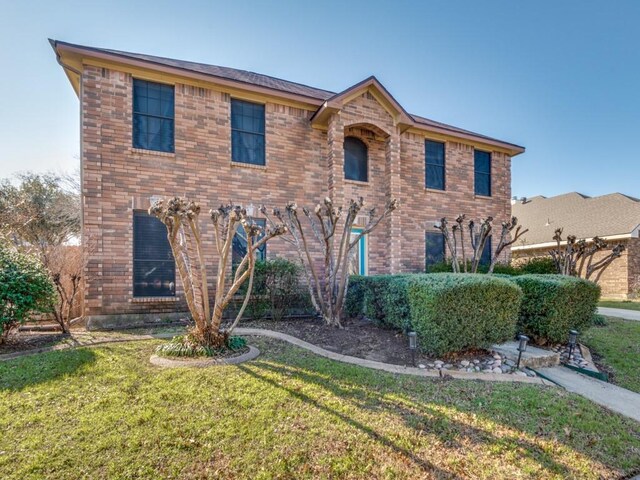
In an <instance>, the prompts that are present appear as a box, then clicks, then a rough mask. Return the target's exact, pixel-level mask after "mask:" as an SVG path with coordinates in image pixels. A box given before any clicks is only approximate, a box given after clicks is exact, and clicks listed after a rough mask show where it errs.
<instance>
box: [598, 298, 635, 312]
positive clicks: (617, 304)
mask: <svg viewBox="0 0 640 480" xmlns="http://www.w3.org/2000/svg"><path fill="white" fill-rule="evenodd" d="M598 306H600V307H609V308H623V309H625V310H640V302H632V301H631V300H600V302H599V303H598Z"/></svg>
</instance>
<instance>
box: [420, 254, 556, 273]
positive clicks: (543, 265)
mask: <svg viewBox="0 0 640 480" xmlns="http://www.w3.org/2000/svg"><path fill="white" fill-rule="evenodd" d="M467 267H468V269H470V268H471V263H470V262H469V261H467ZM488 269H489V266H488V265H479V266H478V273H487V271H488ZM426 271H427V273H448V272H453V266H452V265H451V260H446V261H444V262H439V263H436V264H433V265H429V266H428V267H427V270H426ZM493 273H494V274H501V275H526V274H529V273H540V274H555V273H557V271H556V266H555V264H554V263H553V259H552V258H551V257H533V258H531V259H529V260H527V261H525V262H521V263H518V264H516V265H512V264H510V263H496V264H495V265H494V268H493Z"/></svg>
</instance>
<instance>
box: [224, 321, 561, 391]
mask: <svg viewBox="0 0 640 480" xmlns="http://www.w3.org/2000/svg"><path fill="white" fill-rule="evenodd" d="M234 333H235V334H237V335H257V336H261V337H269V338H275V339H277V340H283V341H285V342H287V343H291V344H292V345H295V346H296V347H300V348H304V349H305V350H309V351H310V352H313V353H315V354H317V355H320V356H322V357H326V358H329V359H331V360H336V361H338V362H342V363H349V364H351V365H358V366H361V367H366V368H372V369H374V370H382V371H385V372H389V373H400V374H404V375H414V376H417V377H431V378H439V377H441V376H448V377H452V378H457V379H461V380H484V381H491V382H520V383H533V384H538V385H552V386H554V384H553V383H552V382H549V381H548V380H544V379H543V378H540V377H522V376H520V375H504V374H497V373H476V372H461V371H458V370H446V371H444V372H445V373H444V374H443V375H441V374H440V372H441V371H438V372H434V371H430V370H425V369H422V368H416V367H405V366H402V365H393V364H390V363H383V362H376V361H374V360H367V359H364V358H358V357H352V356H349V355H343V354H341V353H336V352H332V351H330V350H325V349H324V348H321V347H318V346H316V345H313V344H312V343H309V342H305V341H304V340H300V339H299V338H296V337H293V336H291V335H287V334H286V333H281V332H276V331H273V330H264V329H262V328H236V329H235V330H234Z"/></svg>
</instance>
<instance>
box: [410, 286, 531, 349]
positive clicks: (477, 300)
mask: <svg viewBox="0 0 640 480" xmlns="http://www.w3.org/2000/svg"><path fill="white" fill-rule="evenodd" d="M407 287H408V295H407V298H408V302H409V309H410V314H411V316H410V321H411V325H412V328H413V329H414V330H415V331H416V333H417V334H418V340H419V344H420V348H421V350H422V351H424V352H426V353H430V354H434V355H442V354H445V353H449V352H458V351H462V350H467V349H471V348H488V347H490V346H491V345H493V344H494V343H501V342H504V341H507V340H511V339H512V338H513V337H514V335H515V333H516V323H517V320H518V311H519V308H520V302H521V299H522V292H521V291H520V289H519V288H518V287H517V286H516V285H514V284H513V283H511V282H509V281H507V280H504V279H501V278H497V277H493V276H488V275H481V274H464V273H458V274H448V273H440V274H433V275H416V276H415V277H414V278H411V279H409V280H408V281H407Z"/></svg>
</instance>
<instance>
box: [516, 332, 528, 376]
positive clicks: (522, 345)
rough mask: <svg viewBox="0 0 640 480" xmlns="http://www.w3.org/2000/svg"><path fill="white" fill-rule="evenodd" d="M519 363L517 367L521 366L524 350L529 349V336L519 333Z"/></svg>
mask: <svg viewBox="0 0 640 480" xmlns="http://www.w3.org/2000/svg"><path fill="white" fill-rule="evenodd" d="M518 340H519V343H518V364H517V365H516V368H520V359H521V358H522V352H524V351H526V350H527V342H528V341H529V337H527V336H526V335H518Z"/></svg>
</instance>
